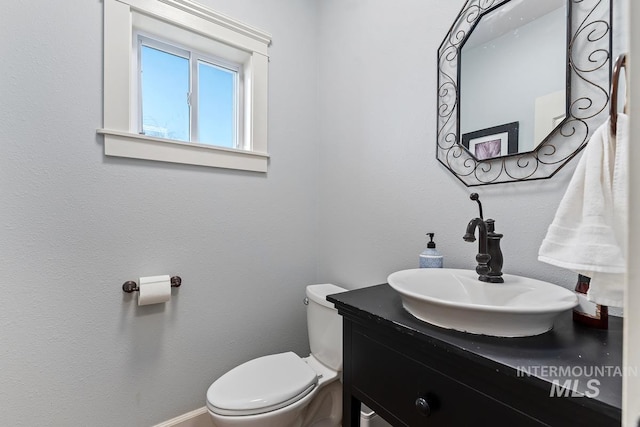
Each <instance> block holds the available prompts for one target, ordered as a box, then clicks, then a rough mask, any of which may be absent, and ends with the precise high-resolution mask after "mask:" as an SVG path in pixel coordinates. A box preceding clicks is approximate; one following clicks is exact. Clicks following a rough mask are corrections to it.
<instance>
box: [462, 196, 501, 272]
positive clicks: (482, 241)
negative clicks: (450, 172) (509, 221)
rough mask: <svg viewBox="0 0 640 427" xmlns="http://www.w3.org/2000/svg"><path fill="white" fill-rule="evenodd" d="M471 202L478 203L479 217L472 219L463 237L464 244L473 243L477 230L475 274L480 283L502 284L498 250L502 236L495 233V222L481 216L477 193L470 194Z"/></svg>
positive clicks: (499, 252)
mask: <svg viewBox="0 0 640 427" xmlns="http://www.w3.org/2000/svg"><path fill="white" fill-rule="evenodd" d="M470 198H471V200H475V201H476V202H478V206H479V208H480V217H479V218H473V219H472V220H471V221H469V225H467V232H466V233H465V235H464V236H463V239H464V240H465V242H475V241H476V236H475V231H476V228H477V229H478V254H477V255H476V261H477V262H478V265H477V267H476V272H477V273H478V280H480V281H482V282H491V283H504V279H503V278H502V263H503V258H502V251H501V250H500V239H501V238H502V236H503V235H502V234H499V233H496V232H495V221H494V220H493V219H487V220H486V221H485V220H484V218H483V215H482V203H480V197H479V196H478V193H472V194H471V197H470Z"/></svg>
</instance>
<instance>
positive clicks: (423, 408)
mask: <svg viewBox="0 0 640 427" xmlns="http://www.w3.org/2000/svg"><path fill="white" fill-rule="evenodd" d="M416 409H418V412H420V414H422V415H424V416H425V417H428V416H429V415H431V406H429V402H428V401H427V399H426V398H425V397H419V398H417V399H416Z"/></svg>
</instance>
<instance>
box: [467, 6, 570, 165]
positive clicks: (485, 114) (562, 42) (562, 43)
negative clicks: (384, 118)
mask: <svg viewBox="0 0 640 427" xmlns="http://www.w3.org/2000/svg"><path fill="white" fill-rule="evenodd" d="M567 25H568V21H567V2H566V0H536V1H526V0H512V1H510V2H508V3H506V4H504V5H502V6H501V7H499V8H496V9H495V10H493V11H491V12H488V13H485V14H484V15H483V16H482V18H481V19H479V20H478V23H477V25H476V26H475V27H474V28H473V30H472V31H471V32H470V34H469V36H468V37H467V39H466V40H465V42H464V44H463V46H462V49H461V54H460V77H459V84H460V85H459V96H460V120H459V126H460V129H459V135H462V143H463V145H464V146H465V147H466V148H467V149H469V151H470V152H471V154H472V155H474V156H475V157H476V158H477V159H478V160H485V159H487V158H491V157H499V156H504V155H507V154H514V153H525V152H528V151H533V150H534V149H535V147H537V146H538V145H539V144H540V143H541V142H542V141H543V140H544V139H545V138H546V137H547V136H548V135H549V134H550V133H552V131H553V130H554V129H555V128H556V127H557V126H558V125H559V124H560V123H562V121H563V120H564V119H565V117H566V113H567V91H566V90H567ZM514 123H516V124H517V130H516V134H515V136H513V134H512V136H511V137H510V138H509V139H510V141H509V142H510V144H507V143H505V142H501V141H503V140H502V139H498V138H494V139H484V140H482V141H484V142H482V143H476V144H474V145H472V146H471V147H470V146H469V144H468V143H467V141H469V140H470V141H472V142H473V141H474V140H475V139H476V138H477V137H478V134H482V135H483V136H484V135H487V134H488V135H489V137H490V135H491V134H494V135H500V134H501V132H499V128H501V127H503V128H507V127H509V126H511V127H513V124H514ZM505 131H506V129H505ZM512 132H513V130H512ZM474 149H475V150H474ZM476 151H477V153H476Z"/></svg>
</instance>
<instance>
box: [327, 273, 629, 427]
mask: <svg viewBox="0 0 640 427" xmlns="http://www.w3.org/2000/svg"><path fill="white" fill-rule="evenodd" d="M327 299H328V300H329V301H331V302H333V303H334V304H335V306H336V308H337V309H338V311H339V313H340V314H341V315H342V316H343V325H344V350H343V351H344V372H343V386H344V395H343V423H342V425H343V426H344V427H351V426H357V425H359V414H360V404H361V403H364V404H366V405H367V406H369V407H370V408H371V409H373V410H374V411H376V412H377V413H378V414H379V415H380V416H382V417H383V418H384V419H386V420H387V421H388V422H389V423H391V424H392V425H394V426H411V427H414V426H423V425H424V426H449V427H451V426H467V425H481V426H484V425H494V426H495V425H500V426H502V425H511V426H541V425H550V426H580V425H584V426H598V427H601V426H609V425H610V426H619V425H620V422H621V401H622V374H621V372H620V369H621V367H622V319H620V318H611V319H610V324H609V329H608V330H597V329H590V328H587V327H584V326H581V325H579V324H574V323H573V321H572V317H571V312H567V313H565V314H563V315H562V316H561V317H560V318H559V319H558V320H557V321H556V323H555V326H554V329H553V330H552V331H550V332H547V333H545V334H542V335H539V336H535V337H526V338H495V337H488V336H483V335H471V334H466V333H462V332H457V331H452V330H447V329H442V328H439V327H436V326H432V325H429V324H427V323H424V322H421V321H419V320H417V319H416V318H414V317H413V316H411V315H410V314H409V313H407V312H406V311H405V310H404V309H403V308H402V302H401V300H400V297H399V295H398V294H397V293H396V292H395V291H394V290H393V289H392V288H391V287H389V286H388V285H378V286H372V287H369V288H362V289H357V290H353V291H348V292H344V293H341V294H334V295H330V296H328V297H327ZM552 396H553V397H552Z"/></svg>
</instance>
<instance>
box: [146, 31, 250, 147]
mask: <svg viewBox="0 0 640 427" xmlns="http://www.w3.org/2000/svg"><path fill="white" fill-rule="evenodd" d="M137 40H138V43H137V58H138V60H137V61H136V70H135V71H136V74H137V76H138V87H139V88H140V91H139V95H140V96H139V98H138V102H137V107H138V117H139V118H140V120H139V124H138V129H139V131H140V133H142V134H144V135H149V136H155V137H159V138H167V139H173V140H178V141H191V142H198V143H201V144H209V145H215V146H219V147H227V148H241V147H239V140H240V138H239V135H240V120H239V119H240V117H241V114H240V111H239V105H240V99H241V96H240V76H241V74H240V71H241V67H240V64H235V63H231V62H228V61H225V60H224V59H222V58H214V57H207V56H206V55H204V54H201V53H199V52H195V51H192V50H188V49H184V48H182V47H176V46H173V45H170V44H166V43H163V42H160V41H158V40H155V39H153V38H149V37H146V36H142V35H138V37H137Z"/></svg>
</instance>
